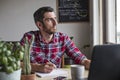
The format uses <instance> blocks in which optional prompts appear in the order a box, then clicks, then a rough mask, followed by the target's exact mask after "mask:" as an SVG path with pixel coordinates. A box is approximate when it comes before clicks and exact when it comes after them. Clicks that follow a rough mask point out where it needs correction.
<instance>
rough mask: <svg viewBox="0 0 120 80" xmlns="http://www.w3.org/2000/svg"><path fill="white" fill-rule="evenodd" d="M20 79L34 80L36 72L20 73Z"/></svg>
mask: <svg viewBox="0 0 120 80" xmlns="http://www.w3.org/2000/svg"><path fill="white" fill-rule="evenodd" d="M21 80H36V74H35V73H33V74H29V75H23V74H22V75H21Z"/></svg>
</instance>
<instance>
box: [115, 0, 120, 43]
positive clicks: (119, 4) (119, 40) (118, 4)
mask: <svg viewBox="0 0 120 80" xmlns="http://www.w3.org/2000/svg"><path fill="white" fill-rule="evenodd" d="M116 14H117V16H116V19H117V20H116V24H117V30H116V31H117V43H120V0H116Z"/></svg>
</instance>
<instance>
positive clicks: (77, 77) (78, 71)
mask: <svg viewBox="0 0 120 80" xmlns="http://www.w3.org/2000/svg"><path fill="white" fill-rule="evenodd" d="M84 72H85V67H84V66H83V65H76V64H75V65H71V78H72V80H82V79H83V78H84Z"/></svg>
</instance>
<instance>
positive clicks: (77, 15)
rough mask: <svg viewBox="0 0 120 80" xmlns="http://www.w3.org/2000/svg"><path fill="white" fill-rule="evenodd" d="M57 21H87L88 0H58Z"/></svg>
mask: <svg viewBox="0 0 120 80" xmlns="http://www.w3.org/2000/svg"><path fill="white" fill-rule="evenodd" d="M58 21H59V22H79V21H89V0H58Z"/></svg>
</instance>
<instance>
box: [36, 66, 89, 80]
mask: <svg viewBox="0 0 120 80" xmlns="http://www.w3.org/2000/svg"><path fill="white" fill-rule="evenodd" d="M63 70H65V71H67V72H68V76H67V80H72V79H71V70H70V68H63ZM55 77H56V76H54V77H44V78H40V77H37V79H36V80H53V78H55ZM84 77H85V78H87V77H88V70H85V74H84Z"/></svg>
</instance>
